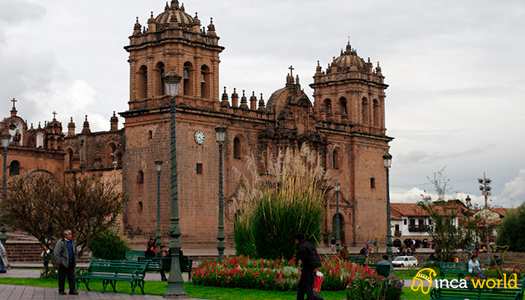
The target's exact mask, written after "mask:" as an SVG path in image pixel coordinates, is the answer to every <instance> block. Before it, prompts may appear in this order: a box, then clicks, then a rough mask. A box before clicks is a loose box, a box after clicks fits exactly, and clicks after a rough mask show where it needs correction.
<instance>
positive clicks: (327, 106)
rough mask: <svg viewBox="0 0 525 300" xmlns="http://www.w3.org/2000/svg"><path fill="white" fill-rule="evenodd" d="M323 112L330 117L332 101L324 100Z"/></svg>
mask: <svg viewBox="0 0 525 300" xmlns="http://www.w3.org/2000/svg"><path fill="white" fill-rule="evenodd" d="M323 106H324V107H323V108H324V112H325V113H326V114H327V115H331V114H332V100H330V99H325V100H324V105H323Z"/></svg>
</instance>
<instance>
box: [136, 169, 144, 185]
mask: <svg viewBox="0 0 525 300" xmlns="http://www.w3.org/2000/svg"><path fill="white" fill-rule="evenodd" d="M143 183H144V172H142V170H140V171H139V172H138V173H137V184H143Z"/></svg>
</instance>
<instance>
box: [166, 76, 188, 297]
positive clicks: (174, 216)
mask: <svg viewBox="0 0 525 300" xmlns="http://www.w3.org/2000/svg"><path fill="white" fill-rule="evenodd" d="M180 79H181V77H180V76H179V75H178V74H177V73H175V72H168V73H166V75H165V76H164V84H165V91H166V93H167V94H168V95H169V96H171V101H170V117H171V118H170V137H171V138H170V145H171V146H170V162H171V178H170V179H171V185H170V198H171V217H170V253H171V268H170V276H169V277H168V289H167V290H166V294H164V297H166V298H179V297H181V296H185V295H186V293H185V292H184V287H183V284H184V280H183V279H182V273H181V269H180V248H181V240H180V236H181V232H180V226H179V200H178V191H177V125H176V119H177V118H176V114H177V103H176V100H177V99H176V97H177V94H178V93H179V82H180Z"/></svg>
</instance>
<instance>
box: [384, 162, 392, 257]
mask: <svg viewBox="0 0 525 300" xmlns="http://www.w3.org/2000/svg"><path fill="white" fill-rule="evenodd" d="M383 162H384V164H385V170H386V254H387V255H388V258H389V259H392V228H391V226H392V224H391V223H392V219H391V208H390V167H391V166H392V155H390V153H388V152H387V153H385V155H383Z"/></svg>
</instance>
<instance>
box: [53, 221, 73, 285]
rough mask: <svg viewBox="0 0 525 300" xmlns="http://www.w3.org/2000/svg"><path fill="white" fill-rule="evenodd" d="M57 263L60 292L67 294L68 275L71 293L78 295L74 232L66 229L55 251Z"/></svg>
mask: <svg viewBox="0 0 525 300" xmlns="http://www.w3.org/2000/svg"><path fill="white" fill-rule="evenodd" d="M53 255H54V257H55V264H56V267H57V268H58V293H59V294H60V295H65V294H66V293H65V292H64V288H65V283H66V277H67V281H68V285H69V294H70V295H78V292H77V289H76V280H75V267H76V254H75V241H74V240H73V232H72V231H71V230H69V229H68V230H64V238H63V239H61V240H59V241H58V242H57V243H56V245H55V249H54V251H53Z"/></svg>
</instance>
